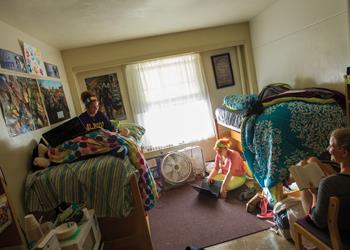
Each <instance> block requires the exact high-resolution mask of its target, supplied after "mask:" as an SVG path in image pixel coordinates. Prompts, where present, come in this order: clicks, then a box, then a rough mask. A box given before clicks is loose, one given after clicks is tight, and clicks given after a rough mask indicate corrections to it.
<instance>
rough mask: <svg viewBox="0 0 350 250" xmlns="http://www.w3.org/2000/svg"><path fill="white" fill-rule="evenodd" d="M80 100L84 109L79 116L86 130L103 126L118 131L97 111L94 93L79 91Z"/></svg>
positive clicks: (97, 103)
mask: <svg viewBox="0 0 350 250" xmlns="http://www.w3.org/2000/svg"><path fill="white" fill-rule="evenodd" d="M81 100H82V102H83V103H84V104H85V107H86V111H85V112H84V113H82V114H81V115H80V116H79V118H80V120H81V122H82V123H83V124H84V126H85V128H86V130H88V131H89V130H93V129H98V128H104V129H107V130H109V131H111V132H119V131H117V130H116V128H115V127H114V126H113V124H112V123H111V121H110V120H109V119H108V118H107V116H106V115H105V114H104V113H102V112H101V111H99V102H98V100H97V97H96V96H95V95H94V94H92V93H91V92H89V91H84V92H83V93H81Z"/></svg>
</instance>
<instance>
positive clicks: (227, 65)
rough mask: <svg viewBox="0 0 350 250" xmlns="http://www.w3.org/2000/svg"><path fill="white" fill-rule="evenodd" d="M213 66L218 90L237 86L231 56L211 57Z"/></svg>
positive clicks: (226, 54)
mask: <svg viewBox="0 0 350 250" xmlns="http://www.w3.org/2000/svg"><path fill="white" fill-rule="evenodd" d="M211 62H212V64H213V70H214V76H215V83H216V88H218V89H220V88H225V87H228V86H233V85H235V80H234V77H233V72H232V65H231V59H230V54H229V53H225V54H220V55H214V56H212V57H211Z"/></svg>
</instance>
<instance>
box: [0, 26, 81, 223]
mask: <svg viewBox="0 0 350 250" xmlns="http://www.w3.org/2000/svg"><path fill="white" fill-rule="evenodd" d="M0 34H1V39H0V48H2V49H6V50H10V51H13V52H16V53H18V54H23V53H22V50H21V46H20V44H19V40H21V41H24V42H26V43H28V44H30V45H32V46H34V47H36V48H39V49H40V50H41V52H42V56H43V60H44V61H46V62H49V63H52V64H56V65H57V66H58V70H59V72H60V76H61V80H62V83H63V88H64V92H65V95H66V98H67V102H68V106H69V109H70V113H71V115H72V116H74V115H75V111H74V107H73V103H72V98H71V95H70V90H69V88H68V84H67V79H66V74H65V70H64V67H63V61H62V58H61V54H60V52H59V50H57V49H55V48H53V47H51V46H49V45H47V44H45V43H43V42H41V41H39V40H37V39H35V38H34V37H32V36H30V35H28V34H25V33H24V32H21V31H20V30H18V29H16V28H14V27H11V26H9V25H7V24H5V23H3V22H1V21H0ZM4 72H9V71H4V70H1V69H0V73H4ZM14 74H16V73H15V72H14ZM22 75H23V74H22ZM27 75H28V76H30V75H29V74H27ZM48 128H49V127H46V128H43V129H39V130H35V131H33V132H29V133H26V134H22V135H18V136H16V137H10V136H9V134H8V133H7V128H6V126H5V121H4V119H3V118H0V145H1V150H0V166H1V167H2V168H3V170H4V174H5V177H6V179H7V182H8V190H9V192H10V198H11V199H12V200H13V203H14V206H15V209H16V212H17V214H18V216H19V218H21V219H22V218H23V216H24V210H23V197H24V193H23V191H24V181H25V177H26V175H27V172H28V170H29V169H30V165H31V164H30V161H31V155H32V150H33V148H34V145H35V144H36V142H37V141H38V140H39V139H40V137H41V134H42V133H44V132H46V131H47V130H48Z"/></svg>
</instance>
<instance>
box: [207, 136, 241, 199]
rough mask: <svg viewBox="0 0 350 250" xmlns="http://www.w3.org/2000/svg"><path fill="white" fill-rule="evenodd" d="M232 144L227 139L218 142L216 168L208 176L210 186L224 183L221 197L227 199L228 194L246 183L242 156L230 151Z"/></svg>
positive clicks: (215, 147) (216, 145)
mask: <svg viewBox="0 0 350 250" xmlns="http://www.w3.org/2000/svg"><path fill="white" fill-rule="evenodd" d="M230 146H231V142H230V140H229V139H227V138H222V139H219V140H217V141H216V143H215V146H214V150H215V151H216V156H215V166H214V168H213V170H212V171H211V173H210V174H209V176H208V182H209V184H212V183H214V181H222V182H223V183H222V186H221V190H220V197H221V198H226V195H227V192H228V191H230V190H233V189H236V188H238V187H240V186H242V185H243V184H244V183H245V181H246V176H245V171H244V167H243V160H242V157H241V155H240V154H239V153H238V152H237V151H235V150H232V149H230Z"/></svg>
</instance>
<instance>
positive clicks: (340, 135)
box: [331, 128, 350, 152]
mask: <svg viewBox="0 0 350 250" xmlns="http://www.w3.org/2000/svg"><path fill="white" fill-rule="evenodd" d="M331 137H333V138H334V139H335V140H336V142H337V146H338V147H340V148H343V149H346V150H347V151H349V152H350V128H338V129H336V130H333V131H332V133H331Z"/></svg>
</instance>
